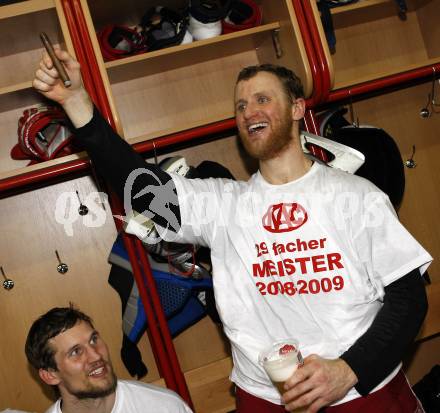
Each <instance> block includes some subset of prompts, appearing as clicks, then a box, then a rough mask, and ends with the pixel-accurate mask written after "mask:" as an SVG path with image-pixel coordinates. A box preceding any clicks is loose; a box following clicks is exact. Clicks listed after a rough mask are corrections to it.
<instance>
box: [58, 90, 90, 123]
mask: <svg viewBox="0 0 440 413" xmlns="http://www.w3.org/2000/svg"><path fill="white" fill-rule="evenodd" d="M61 105H62V107H63V109H64V111H65V112H66V114H67V116H68V117H69V119H70V121H71V122H72V124H73V126H75V128H81V127H82V126H84V125H86V124H87V123H89V122H90V120H91V119H92V117H93V102H92V100H91V99H90V96H89V95H88V94H87V92H86V91H85V90H84V89H80V90H78V91H77V92H76V93H75V94H73V95H72V96H70V97H69V98H68V99H67V100H66V101H64V102H62V103H61Z"/></svg>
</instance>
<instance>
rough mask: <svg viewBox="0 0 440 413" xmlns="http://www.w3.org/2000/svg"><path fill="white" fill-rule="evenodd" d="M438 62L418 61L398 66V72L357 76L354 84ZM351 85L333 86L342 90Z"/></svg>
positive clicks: (339, 83)
mask: <svg viewBox="0 0 440 413" xmlns="http://www.w3.org/2000/svg"><path fill="white" fill-rule="evenodd" d="M439 62H440V57H437V58H435V59H426V60H424V61H420V62H418V63H415V64H410V65H404V66H400V67H399V69H398V70H397V69H396V70H389V71H381V72H377V73H372V74H370V75H367V76H359V77H358V78H356V84H361V83H365V82H369V81H371V80H376V79H381V78H384V77H387V76H392V75H395V74H397V73H404V72H408V71H410V70H415V69H418V68H420V67H423V66H430V65H434V64H437V63H439ZM352 85H353V82H352V81H346V82H338V83H337V84H336V85H335V89H344V88H348V87H350V86H352Z"/></svg>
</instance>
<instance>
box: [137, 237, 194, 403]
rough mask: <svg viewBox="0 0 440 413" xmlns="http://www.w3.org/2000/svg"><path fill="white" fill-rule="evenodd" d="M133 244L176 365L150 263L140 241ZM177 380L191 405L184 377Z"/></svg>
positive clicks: (169, 353) (167, 349)
mask: <svg viewBox="0 0 440 413" xmlns="http://www.w3.org/2000/svg"><path fill="white" fill-rule="evenodd" d="M134 242H135V246H136V248H137V252H138V254H139V257H140V259H141V264H142V267H143V269H144V275H145V281H146V283H147V285H148V286H149V289H150V290H149V293H150V296H151V300H152V304H153V307H154V309H155V310H156V316H157V319H158V322H159V326H160V329H161V332H162V337H163V339H164V343H165V349H166V351H167V353H168V356H169V357H170V359H171V360H172V365H178V364H179V360H178V358H177V354H176V349H175V348H174V345H173V341H172V338H171V334H170V330H169V328H168V323H167V320H166V318H165V314H164V311H163V307H162V303H161V301H160V298H159V293H158V292H157V288H156V282H155V281H154V277H153V273H152V271H151V267H150V263H149V262H148V258H147V254H146V252H145V249H144V247H143V246H142V242H141V241H140V240H139V239H137V238H136V239H135V241H134ZM176 381H177V383H176V384H177V391H178V393H179V394H180V395H181V396H182V398H183V399H184V400H185V401H186V402H187V403H188V404H189V405H190V407H191V408H193V407H194V406H193V405H192V400H191V396H190V394H189V390H188V386H187V384H186V381H185V378H183V380H181V379H180V380H179V377H176Z"/></svg>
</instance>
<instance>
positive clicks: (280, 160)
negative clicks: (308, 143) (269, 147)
mask: <svg viewBox="0 0 440 413" xmlns="http://www.w3.org/2000/svg"><path fill="white" fill-rule="evenodd" d="M298 142H299V138H298V140H296V139H295V140H294V141H293V142H292V144H291V145H289V146H288V147H287V148H285V149H284V150H283V152H282V153H281V154H279V155H278V156H276V157H274V158H271V159H268V160H260V162H259V169H260V172H261V175H262V176H263V178H264V179H265V180H266V181H267V182H269V183H270V184H272V185H282V184H286V183H288V182H292V181H295V180H297V179H299V178H301V177H302V176H303V175H305V174H306V173H307V172H308V171H309V170H310V168H311V167H312V164H313V162H312V161H310V159H308V158H306V157H305V156H304V152H303V151H302V149H301V147H300V146H299V143H298Z"/></svg>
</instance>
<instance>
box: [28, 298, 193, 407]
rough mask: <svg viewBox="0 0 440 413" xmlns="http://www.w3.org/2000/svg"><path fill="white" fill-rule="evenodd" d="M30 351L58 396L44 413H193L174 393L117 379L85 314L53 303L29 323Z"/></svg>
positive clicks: (30, 354) (33, 359)
mask: <svg viewBox="0 0 440 413" xmlns="http://www.w3.org/2000/svg"><path fill="white" fill-rule="evenodd" d="M25 351H26V356H27V358H28V360H29V363H30V364H31V365H32V366H33V367H34V368H35V369H37V370H38V374H39V376H40V378H41V379H42V380H43V381H44V382H45V383H46V384H49V385H51V386H56V387H57V389H58V392H59V394H60V398H59V399H58V400H57V401H56V402H55V404H53V405H52V406H51V407H50V408H49V409H48V410H47V412H46V413H144V412H151V413H160V412H163V413H190V412H191V409H190V408H189V407H188V406H187V405H186V404H185V402H184V401H183V400H182V399H181V398H180V397H179V396H178V395H177V394H175V393H174V392H172V391H170V390H168V389H163V388H161V387H157V386H153V385H150V384H146V383H141V382H135V381H126V380H118V379H117V378H116V375H115V373H114V371H113V366H112V362H111V360H110V355H109V352H108V348H107V345H106V344H105V342H104V341H103V339H102V338H101V336H100V335H99V333H98V332H97V331H96V330H95V328H94V327H93V324H92V320H91V319H90V317H88V316H87V315H86V314H84V313H82V312H81V311H79V310H77V309H75V308H73V307H72V306H70V307H66V308H53V309H51V310H50V311H48V312H47V313H46V314H44V315H42V316H41V317H40V318H38V319H37V320H36V321H35V322H34V323H33V324H32V326H31V328H30V330H29V333H28V337H27V340H26V347H25Z"/></svg>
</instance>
